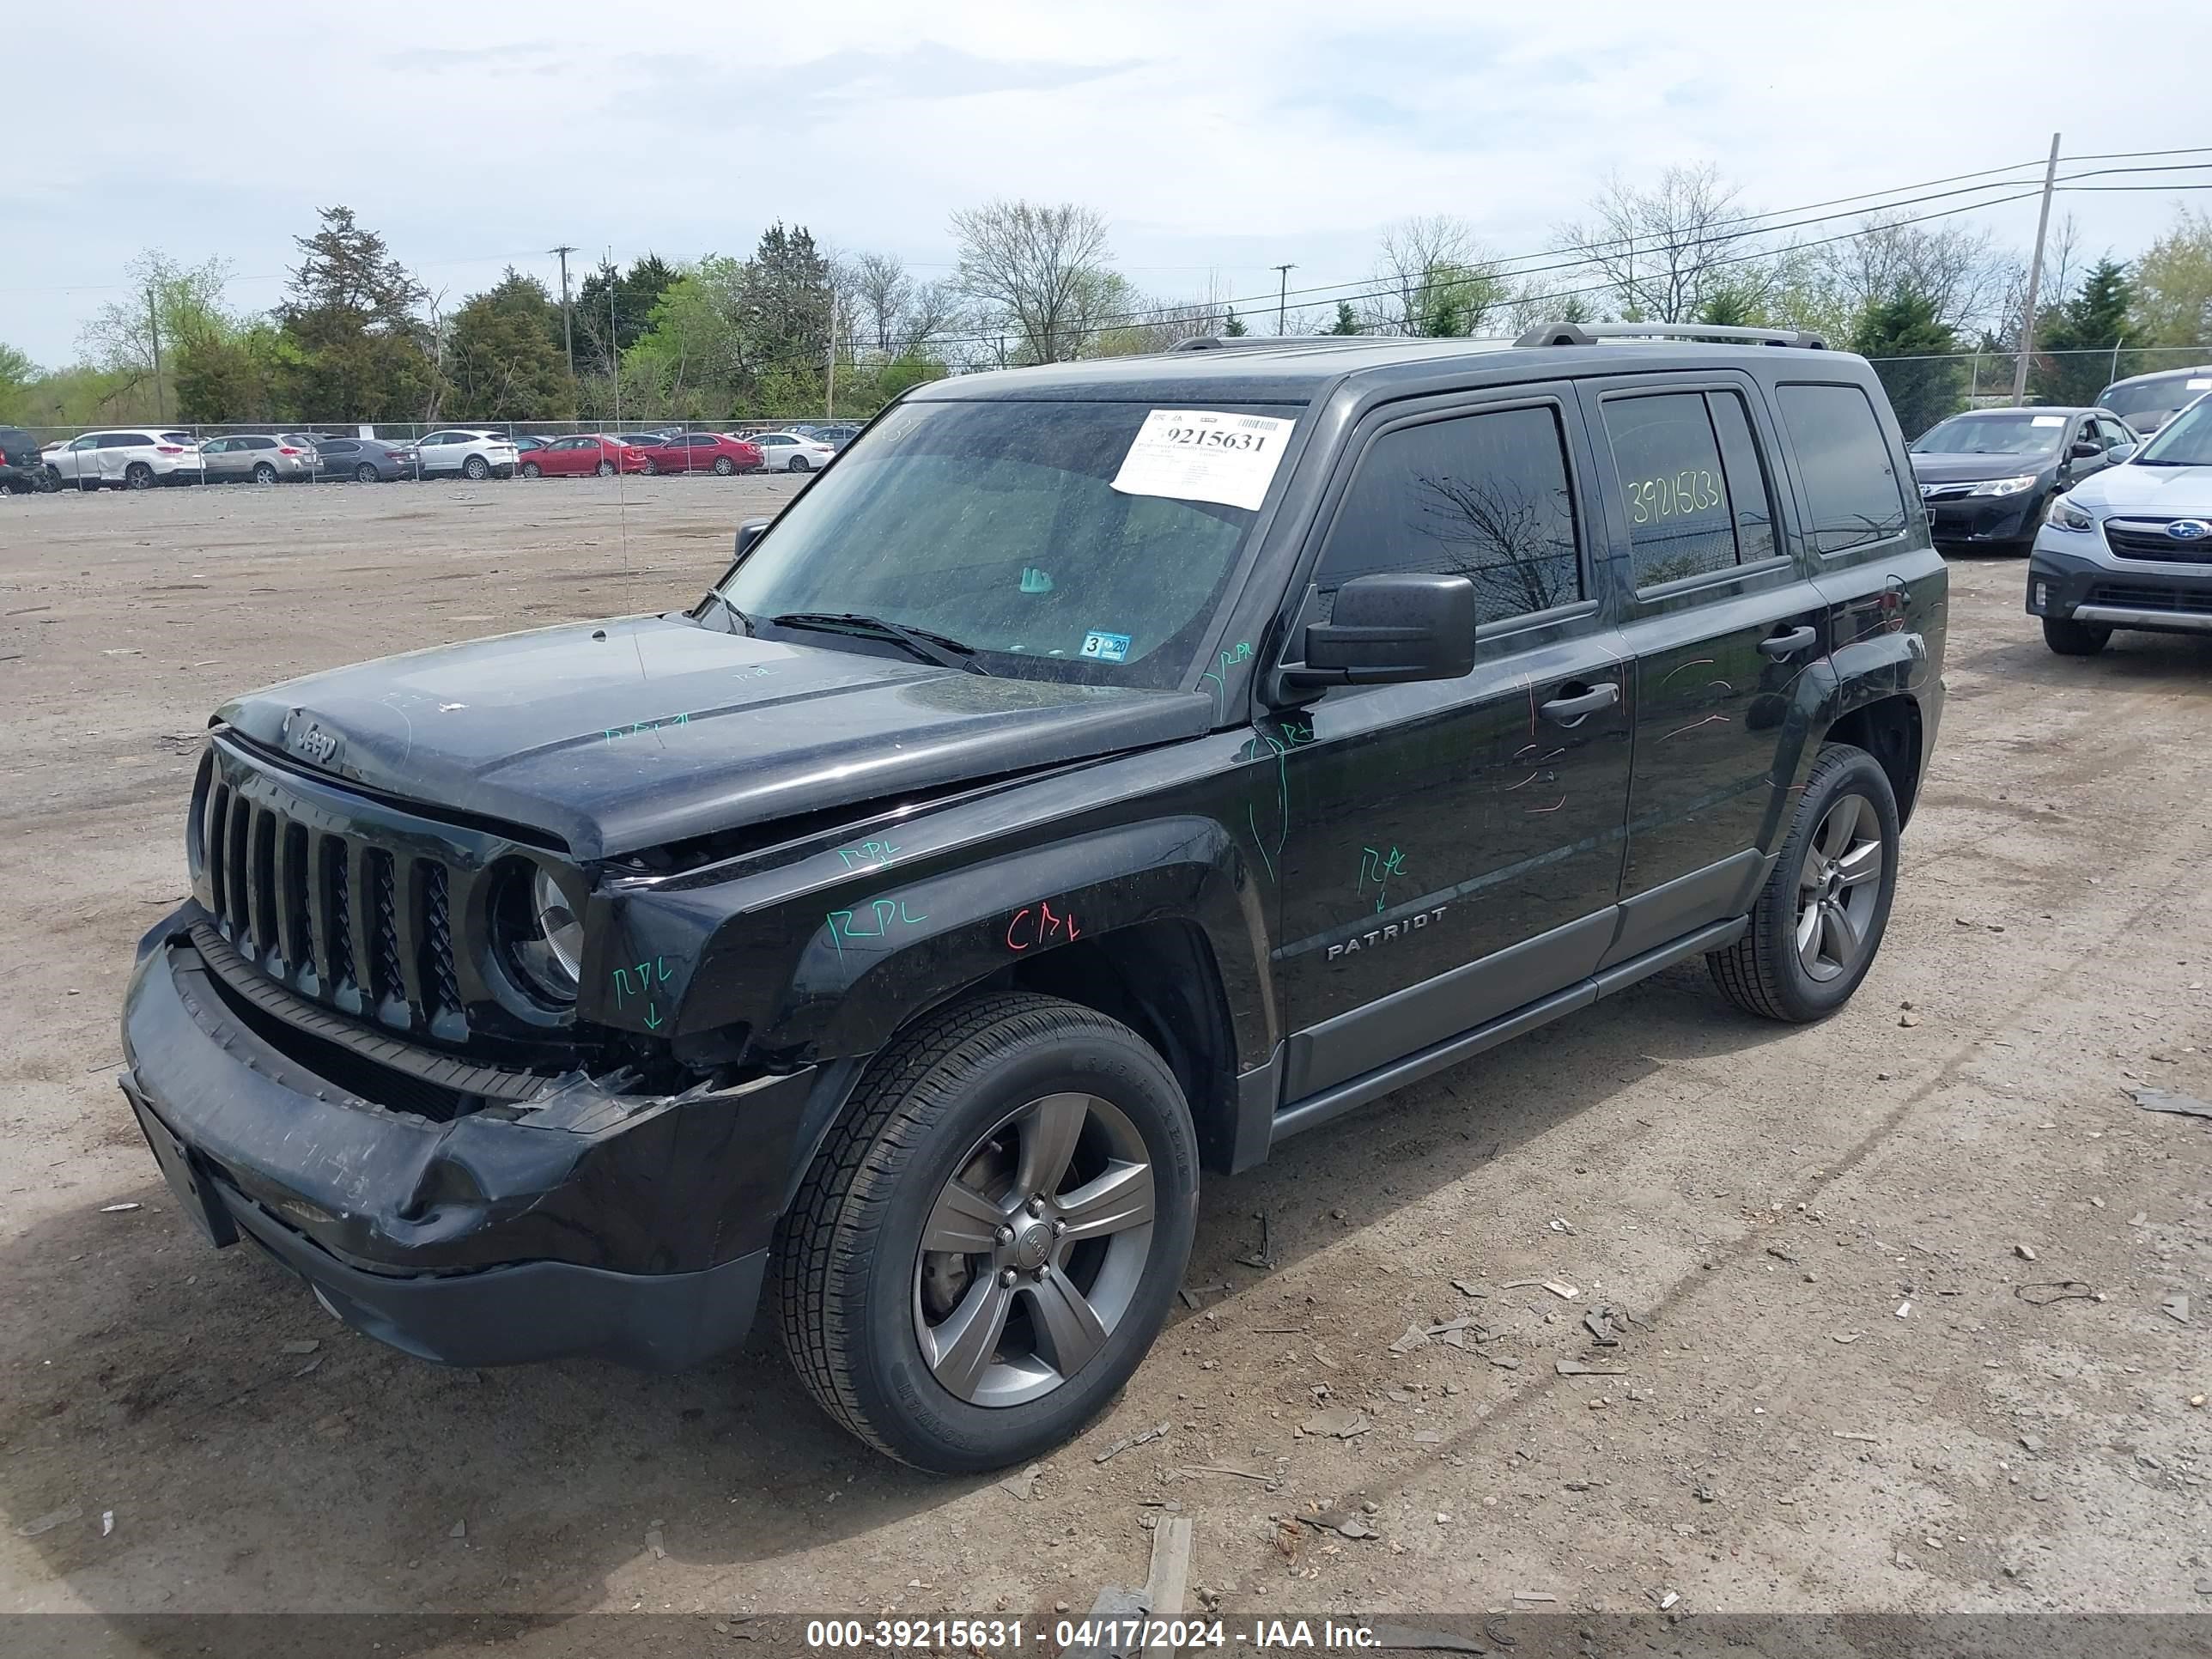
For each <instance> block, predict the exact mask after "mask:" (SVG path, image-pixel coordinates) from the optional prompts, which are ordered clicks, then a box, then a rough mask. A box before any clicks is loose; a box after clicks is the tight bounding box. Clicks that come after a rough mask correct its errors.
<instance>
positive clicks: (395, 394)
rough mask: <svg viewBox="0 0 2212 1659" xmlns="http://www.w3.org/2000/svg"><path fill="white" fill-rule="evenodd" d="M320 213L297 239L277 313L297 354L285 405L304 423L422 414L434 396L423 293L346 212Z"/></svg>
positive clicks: (381, 244)
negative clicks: (316, 225) (296, 258)
mask: <svg viewBox="0 0 2212 1659" xmlns="http://www.w3.org/2000/svg"><path fill="white" fill-rule="evenodd" d="M318 215H319V217H320V218H321V220H322V228H321V229H320V230H319V231H317V232H316V233H315V234H313V236H302V237H299V238H297V239H295V240H296V241H297V244H298V246H299V249H300V252H301V261H300V264H299V265H298V267H297V268H296V269H295V270H294V271H293V272H292V281H291V285H290V288H289V290H288V291H287V294H286V296H285V299H284V301H283V304H282V305H280V306H279V307H277V309H276V315H277V318H278V319H279V321H280V322H281V324H282V325H283V330H284V332H285V334H286V335H287V336H288V337H289V338H290V340H291V342H292V343H293V344H294V345H295V347H296V348H297V353H296V355H295V356H294V357H293V359H292V360H291V362H290V364H289V370H288V379H289V380H290V382H291V385H290V386H289V389H288V390H289V398H290V401H291V402H292V404H294V405H295V407H296V408H297V410H298V411H299V413H300V415H301V417H302V418H304V419H307V420H310V421H380V420H381V421H392V420H406V419H410V418H411V417H414V416H418V415H420V414H421V413H422V411H423V410H424V409H425V408H426V407H427V406H428V403H429V399H430V397H431V394H432V393H433V392H435V390H436V384H435V376H434V374H433V372H432V369H431V365H430V361H429V358H428V356H427V355H426V353H425V351H424V349H423V348H424V331H423V329H422V324H421V323H420V321H419V320H418V319H417V318H416V314H415V311H416V307H417V306H420V305H422V303H423V302H424V301H426V300H427V299H428V295H427V294H426V293H425V292H424V291H423V289H422V284H421V283H418V282H416V280H415V277H414V276H413V274H412V273H411V272H410V271H409V270H407V268H406V267H405V266H404V265H403V264H400V263H399V261H398V260H397V259H395V258H392V255H391V253H390V252H389V251H388V250H387V249H386V246H385V244H384V239H383V238H382V237H381V236H379V235H377V234H375V233H374V232H373V231H369V230H365V229H363V228H362V227H361V226H360V225H359V224H357V223H356V222H355V219H354V215H353V210H352V209H351V208H346V207H331V208H323V209H320V210H318Z"/></svg>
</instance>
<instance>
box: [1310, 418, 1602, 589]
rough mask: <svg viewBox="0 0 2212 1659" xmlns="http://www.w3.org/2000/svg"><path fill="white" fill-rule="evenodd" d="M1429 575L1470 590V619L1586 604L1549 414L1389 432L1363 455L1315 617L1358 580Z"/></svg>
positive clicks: (1336, 526)
mask: <svg viewBox="0 0 2212 1659" xmlns="http://www.w3.org/2000/svg"><path fill="white" fill-rule="evenodd" d="M1396 571H1427V572H1440V573H1442V574H1445V575H1449V576H1465V577H1466V578H1468V580H1470V581H1472V582H1473V583H1474V592H1475V617H1476V620H1477V621H1478V622H1485V623H1487V622H1498V621H1500V620H1503V619H1504V618H1506V617H1521V616H1526V615H1528V613H1529V612H1531V611H1548V610H1550V609H1551V608H1552V607H1553V606H1554V605H1571V604H1573V603H1574V602H1575V601H1576V600H1577V599H1581V598H1582V597H1583V579H1582V560H1581V557H1580V556H1579V554H1578V552H1577V540H1576V532H1575V508H1574V492H1573V490H1572V489H1571V486H1570V485H1569V483H1568V481H1567V455H1566V447H1565V443H1564V442H1563V441H1562V440H1561V438H1560V435H1559V415H1558V412H1557V411H1556V410H1553V409H1552V408H1550V407H1549V406H1545V407H1541V408H1533V409H1505V410H1492V411H1489V412H1486V413H1483V414H1479V415H1462V416H1454V417H1452V418H1450V419H1449V420H1442V421H1431V422H1426V423H1425V424H1423V425H1420V426H1412V427H1400V428H1397V429H1395V431H1390V432H1386V433H1384V434H1383V435H1382V436H1381V437H1379V438H1377V439H1376V440H1375V441H1374V442H1373V443H1372V444H1370V446H1369V447H1368V449H1367V453H1365V454H1364V455H1363V456H1362V457H1361V458H1360V461H1359V471H1358V472H1357V473H1356V474H1354V475H1353V477H1352V487H1351V489H1348V490H1346V492H1345V497H1344V503H1343V505H1342V506H1341V507H1339V508H1338V509H1337V514H1336V519H1335V521H1334V523H1333V524H1332V525H1331V526H1329V532H1328V542H1327V543H1326V544H1324V545H1323V547H1322V555H1321V562H1320V564H1319V566H1318V567H1317V568H1316V570H1315V572H1314V582H1315V584H1316V586H1318V587H1319V588H1320V590H1321V617H1322V619H1323V620H1326V619H1327V617H1328V615H1329V614H1330V612H1331V611H1333V610H1334V605H1335V599H1336V590H1337V589H1338V588H1340V587H1341V586H1343V585H1344V584H1345V583H1346V582H1347V581H1350V580H1352V579H1353V578H1354V577H1356V576H1371V575H1375V574H1378V573H1383V572H1396Z"/></svg>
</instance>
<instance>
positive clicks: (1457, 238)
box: [1362, 213, 1508, 334]
mask: <svg viewBox="0 0 2212 1659" xmlns="http://www.w3.org/2000/svg"><path fill="white" fill-rule="evenodd" d="M1374 282H1375V284H1376V287H1377V288H1379V289H1383V292H1382V293H1380V294H1378V295H1375V296H1374V297H1372V298H1370V299H1369V300H1366V301H1363V302H1362V304H1363V313H1362V315H1363V320H1364V322H1365V324H1366V325H1367V331H1368V332H1369V333H1370V334H1473V333H1474V332H1476V331H1478V330H1480V328H1481V327H1482V325H1484V324H1485V323H1486V322H1487V321H1488V320H1489V319H1490V317H1491V314H1492V313H1493V312H1494V311H1496V310H1498V308H1499V307H1501V306H1503V305H1504V303H1505V302H1506V300H1507V296H1508V289H1507V287H1506V284H1505V282H1504V278H1502V277H1501V276H1499V275H1498V262H1497V258H1496V257H1495V256H1494V255H1493V254H1492V252H1491V251H1490V250H1489V248H1488V247H1486V246H1485V245H1484V243H1483V241H1482V239H1481V238H1480V237H1479V236H1477V235H1476V234H1474V227H1473V226H1471V225H1469V224H1468V222H1467V221H1465V220H1464V219H1455V218H1454V217H1453V216H1451V215H1449V214H1446V213H1435V214H1426V215H1423V216H1417V217H1415V218H1411V219H1401V220H1399V221H1398V222H1396V223H1395V224H1393V225H1390V226H1389V227H1387V228H1385V229H1384V231H1383V242H1382V246H1381V248H1380V249H1379V251H1378V252H1377V254H1376V261H1375V271H1374Z"/></svg>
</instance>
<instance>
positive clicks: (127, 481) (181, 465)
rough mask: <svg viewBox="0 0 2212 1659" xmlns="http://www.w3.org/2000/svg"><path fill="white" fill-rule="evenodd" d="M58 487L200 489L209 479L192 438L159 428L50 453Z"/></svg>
mask: <svg viewBox="0 0 2212 1659" xmlns="http://www.w3.org/2000/svg"><path fill="white" fill-rule="evenodd" d="M45 455H46V471H47V472H48V473H50V474H51V475H52V477H53V480H54V482H55V483H57V484H75V485H76V487H77V488H78V489H99V488H100V486H101V485H102V484H108V485H112V486H113V487H114V488H115V489H150V488H152V487H153V486H154V485H155V484H157V483H199V482H201V480H202V479H203V478H204V476H205V470H204V469H205V464H204V462H203V461H202V460H201V459H200V452H199V446H198V444H197V441H195V440H194V438H193V437H192V435H191V433H189V432H165V431H162V430H161V429H160V428H155V427H133V428H130V429H129V430H126V431H116V432H88V433H86V434H85V435H83V436H82V437H81V438H71V439H70V440H69V441H67V442H66V443H61V444H56V445H55V446H53V447H52V448H50V449H48V450H46V452H45Z"/></svg>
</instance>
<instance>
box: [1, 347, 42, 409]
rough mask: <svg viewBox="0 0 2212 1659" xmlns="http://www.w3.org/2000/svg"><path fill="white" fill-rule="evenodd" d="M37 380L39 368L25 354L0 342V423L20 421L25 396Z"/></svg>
mask: <svg viewBox="0 0 2212 1659" xmlns="http://www.w3.org/2000/svg"><path fill="white" fill-rule="evenodd" d="M38 379H39V366H38V365H37V364H36V363H34V362H32V361H31V359H30V357H29V356H28V355H27V353H24V352H21V351H18V350H17V349H15V347H14V346H11V345H9V344H8V343H6V342H5V341H0V421H21V420H23V419H26V418H27V416H25V415H24V413H23V405H24V403H25V401H26V398H25V394H26V393H27V392H28V391H29V390H30V388H31V386H33V385H34V384H35V383H36V382H37V380H38Z"/></svg>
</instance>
